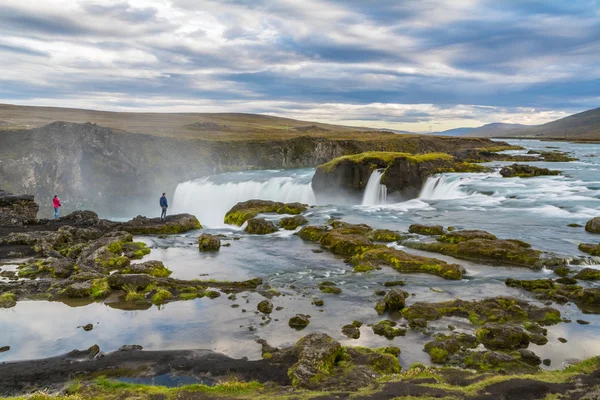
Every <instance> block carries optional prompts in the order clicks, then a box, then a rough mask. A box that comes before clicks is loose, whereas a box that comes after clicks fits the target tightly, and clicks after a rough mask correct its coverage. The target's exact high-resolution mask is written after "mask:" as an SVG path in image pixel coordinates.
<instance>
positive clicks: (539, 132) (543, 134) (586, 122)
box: [468, 108, 600, 141]
mask: <svg viewBox="0 0 600 400" xmlns="http://www.w3.org/2000/svg"><path fill="white" fill-rule="evenodd" d="M468 136H487V137H490V136H493V137H531V138H556V139H565V138H566V139H569V140H593V141H597V140H600V108H595V109H593V110H588V111H585V112H582V113H579V114H574V115H571V116H569V117H566V118H563V119H559V120H557V121H552V122H548V123H546V124H543V125H536V126H531V127H520V128H516V129H509V130H505V131H503V132H489V133H485V132H481V131H480V132H476V131H472V132H469V134H468Z"/></svg>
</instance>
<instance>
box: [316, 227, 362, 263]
mask: <svg viewBox="0 0 600 400" xmlns="http://www.w3.org/2000/svg"><path fill="white" fill-rule="evenodd" d="M319 242H320V243H321V247H324V248H326V249H328V250H329V251H331V252H332V253H333V254H337V255H340V256H346V257H349V256H352V255H355V254H357V253H363V252H365V251H367V250H369V249H370V248H371V247H372V246H373V241H371V240H370V239H368V238H367V237H365V236H364V235H361V234H352V233H345V232H344V231H343V230H338V229H334V230H331V231H328V232H327V233H325V234H324V235H323V236H322V237H321V239H320V241H319Z"/></svg>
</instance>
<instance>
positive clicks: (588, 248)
mask: <svg viewBox="0 0 600 400" xmlns="http://www.w3.org/2000/svg"><path fill="white" fill-rule="evenodd" d="M579 250H580V251H583V252H584V253H588V254H589V255H592V256H600V244H588V243H581V244H580V245H579Z"/></svg>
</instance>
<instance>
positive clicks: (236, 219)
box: [225, 200, 308, 226]
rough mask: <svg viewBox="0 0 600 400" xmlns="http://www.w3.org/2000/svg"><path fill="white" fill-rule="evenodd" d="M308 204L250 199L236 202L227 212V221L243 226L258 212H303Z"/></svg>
mask: <svg viewBox="0 0 600 400" xmlns="http://www.w3.org/2000/svg"><path fill="white" fill-rule="evenodd" d="M307 208H308V206H307V205H306V204H300V203H279V202H275V201H269V200H248V201H244V202H241V203H238V204H236V205H235V206H233V207H232V208H231V210H229V211H228V212H227V214H225V223H226V224H230V225H238V226H242V225H243V224H244V222H246V221H248V220H249V219H251V218H254V217H256V216H257V215H258V214H264V213H277V214H293V215H297V214H301V213H303V212H304V211H306V209H307Z"/></svg>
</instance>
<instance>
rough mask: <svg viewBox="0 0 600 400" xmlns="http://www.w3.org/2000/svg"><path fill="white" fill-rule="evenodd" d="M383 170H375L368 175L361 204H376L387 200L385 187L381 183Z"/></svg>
mask: <svg viewBox="0 0 600 400" xmlns="http://www.w3.org/2000/svg"><path fill="white" fill-rule="evenodd" d="M382 176H383V172H382V171H380V170H375V171H373V173H372V174H371V176H370V177H369V181H368V182H367V187H366V188H365V193H364V195H363V199H362V205H363V206H376V205H379V204H385V203H386V202H387V187H386V186H385V185H382V184H381V177H382Z"/></svg>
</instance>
